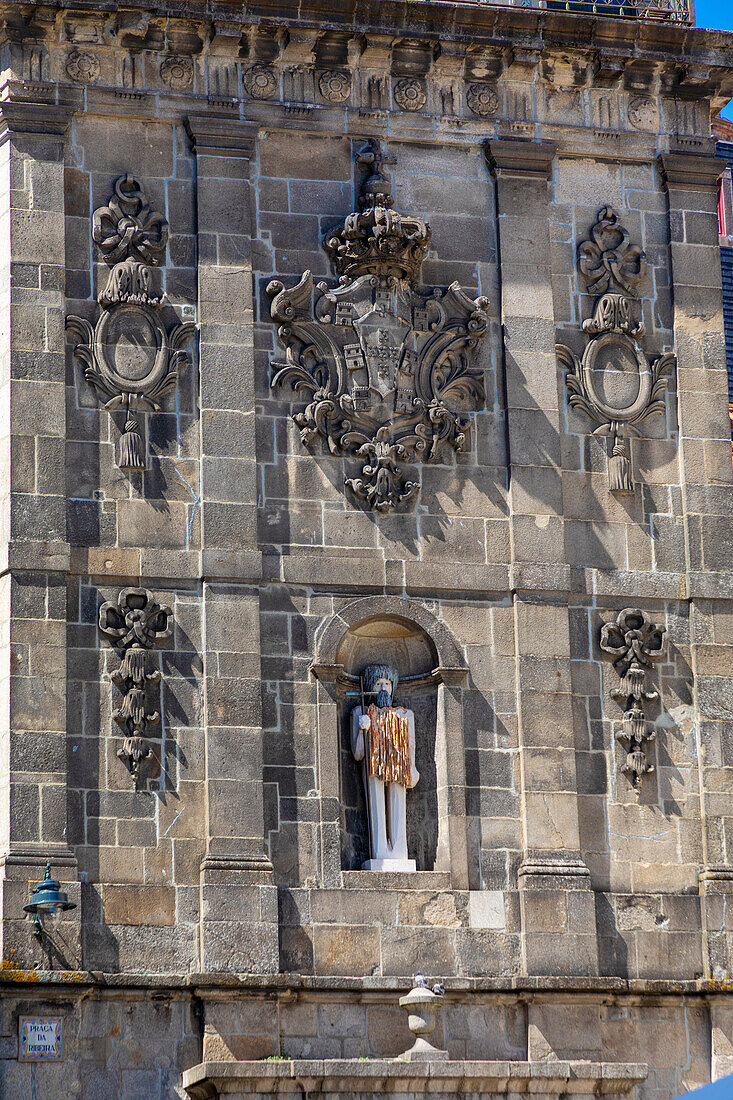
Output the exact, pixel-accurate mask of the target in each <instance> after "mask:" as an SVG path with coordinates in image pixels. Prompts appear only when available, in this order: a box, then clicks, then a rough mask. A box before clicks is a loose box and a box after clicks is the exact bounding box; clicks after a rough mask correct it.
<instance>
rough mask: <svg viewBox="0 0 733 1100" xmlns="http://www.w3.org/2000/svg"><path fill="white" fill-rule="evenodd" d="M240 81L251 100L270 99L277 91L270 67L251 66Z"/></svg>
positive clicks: (273, 74) (274, 76) (274, 77)
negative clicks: (242, 82)
mask: <svg viewBox="0 0 733 1100" xmlns="http://www.w3.org/2000/svg"><path fill="white" fill-rule="evenodd" d="M242 79H243V80H244V87H245V91H246V92H247V94H248V95H251V96H252V99H272V97H273V96H274V94H275V92H276V91H277V76H276V74H275V70H274V69H273V68H271V66H270V65H252V66H250V68H249V69H247V70H246V72H245V74H244V76H243V78H242Z"/></svg>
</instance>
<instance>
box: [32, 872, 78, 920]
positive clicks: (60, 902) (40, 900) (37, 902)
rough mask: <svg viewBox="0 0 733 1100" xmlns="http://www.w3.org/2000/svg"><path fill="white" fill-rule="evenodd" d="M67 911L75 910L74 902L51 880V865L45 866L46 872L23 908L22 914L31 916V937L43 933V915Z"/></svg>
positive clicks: (57, 883)
mask: <svg viewBox="0 0 733 1100" xmlns="http://www.w3.org/2000/svg"><path fill="white" fill-rule="evenodd" d="M67 909H76V902H75V901H69V899H68V896H67V895H66V894H65V893H64V891H63V890H62V889H61V884H60V883H59V882H58V881H57V880H56V879H55V878H51V864H50V863H47V864H46V870H45V872H44V875H43V878H42V879H41V880H40V882H37V883H36V885H35V886H34V887H33V892H32V894H31V900H30V901H29V902H28V904H27V905H24V906H23V912H24V913H32V914H33V935H34V936H40V934H41V932H42V931H43V914H44V913H48V915H49V916H52V915H53V914H54V913H63V912H65V911H66V910H67Z"/></svg>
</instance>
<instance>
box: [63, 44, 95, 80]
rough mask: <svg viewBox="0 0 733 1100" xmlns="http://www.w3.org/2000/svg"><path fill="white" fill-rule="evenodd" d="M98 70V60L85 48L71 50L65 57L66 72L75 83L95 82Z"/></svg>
mask: <svg viewBox="0 0 733 1100" xmlns="http://www.w3.org/2000/svg"><path fill="white" fill-rule="evenodd" d="M100 72H101V69H100V65H99V60H98V59H97V58H96V57H95V56H94V54H93V53H88V52H87V51H86V50H72V51H71V53H70V54H69V56H68V57H67V58H66V73H67V75H68V76H69V77H70V78H71V79H72V80H74V81H75V82H76V83H77V84H96V82H97V81H98V80H99V74H100Z"/></svg>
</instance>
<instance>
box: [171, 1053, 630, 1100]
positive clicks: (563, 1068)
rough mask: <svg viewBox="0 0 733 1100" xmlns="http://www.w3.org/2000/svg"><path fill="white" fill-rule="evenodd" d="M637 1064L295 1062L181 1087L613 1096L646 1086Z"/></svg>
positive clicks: (243, 1066)
mask: <svg viewBox="0 0 733 1100" xmlns="http://www.w3.org/2000/svg"><path fill="white" fill-rule="evenodd" d="M648 1073H649V1067H648V1066H646V1065H644V1064H643V1063H639V1062H468V1061H455V1062H450V1061H449V1062H409V1063H407V1062H401V1061H400V1060H399V1059H381V1058H379V1059H373V1060H372V1059H368V1060H364V1061H362V1060H360V1059H352V1058H348V1059H333V1060H330V1059H329V1060H310V1059H292V1060H288V1061H282V1062H280V1061H276V1062H266V1061H261V1062H202V1063H200V1064H199V1065H197V1066H193V1067H192V1068H191V1069H189V1070H186V1071H185V1072H184V1073H183V1074H182V1076H181V1084H182V1087H183V1088H184V1089H185V1091H186V1092H187V1093H188V1095H189V1096H190V1097H192V1098H195V1100H199V1098H201V1100H203V1098H206V1097H209V1096H211V1097H213V1096H217V1095H218V1092H219V1090H221V1091H222V1092H226V1094H227V1095H233V1096H236V1095H258V1094H261V1093H266V1094H271V1093H302V1092H303V1091H304V1090H305V1091H309V1092H310V1091H318V1092H355V1093H360V1094H362V1095H363V1094H365V1093H369V1092H371V1093H395V1092H399V1093H431V1094H437V1093H441V1094H448V1095H461V1096H462V1095H464V1094H465V1093H489V1094H492V1093H493V1094H494V1095H496V1096H505V1095H507V1094H510V1095H511V1094H517V1093H527V1092H531V1093H533V1094H535V1095H538V1094H539V1095H542V1094H545V1095H548V1094H557V1093H560V1094H562V1095H572V1094H581V1095H584V1096H588V1095H595V1096H598V1095H616V1096H621V1095H624V1094H625V1093H627V1092H628V1091H629V1090H630V1089H632V1088H634V1086H636V1085H638V1084H640V1083H641V1082H642V1081H645V1080H646V1078H647V1075H648Z"/></svg>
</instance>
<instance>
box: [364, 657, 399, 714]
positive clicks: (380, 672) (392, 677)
mask: <svg viewBox="0 0 733 1100" xmlns="http://www.w3.org/2000/svg"><path fill="white" fill-rule="evenodd" d="M362 675H363V678H364V690H365V691H374V692H376V693H377V706H378V707H388V706H390V705H391V703H392V697H393V696H394V693H395V690H396V688H397V681H398V680H399V673H398V672H397V669H396V668H392V667H391V666H390V665H367V667H366V668H365V669H364V672H363V673H362Z"/></svg>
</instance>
